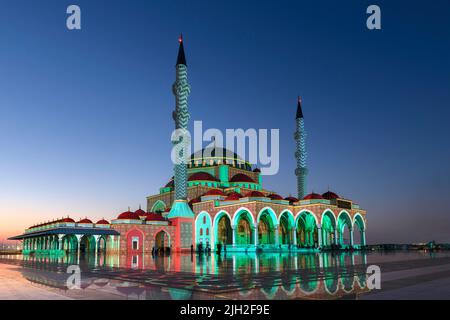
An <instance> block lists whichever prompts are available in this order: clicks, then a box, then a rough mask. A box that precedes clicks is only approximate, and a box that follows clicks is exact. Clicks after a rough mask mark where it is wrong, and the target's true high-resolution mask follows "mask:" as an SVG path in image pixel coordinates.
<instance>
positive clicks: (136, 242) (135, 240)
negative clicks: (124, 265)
mask: <svg viewBox="0 0 450 320" xmlns="http://www.w3.org/2000/svg"><path fill="white" fill-rule="evenodd" d="M131 248H132V249H133V250H138V249H139V238H138V237H133V239H132V240H131Z"/></svg>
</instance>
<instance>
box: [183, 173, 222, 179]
mask: <svg viewBox="0 0 450 320" xmlns="http://www.w3.org/2000/svg"><path fill="white" fill-rule="evenodd" d="M188 181H217V179H216V178H214V177H213V176H212V175H210V174H209V173H206V172H196V173H194V174H192V175H191V176H190V177H189V178H188Z"/></svg>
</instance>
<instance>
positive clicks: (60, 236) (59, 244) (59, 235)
mask: <svg viewBox="0 0 450 320" xmlns="http://www.w3.org/2000/svg"><path fill="white" fill-rule="evenodd" d="M63 238H64V235H63V234H58V250H63V242H62V239H63Z"/></svg>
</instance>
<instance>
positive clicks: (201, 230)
mask: <svg viewBox="0 0 450 320" xmlns="http://www.w3.org/2000/svg"><path fill="white" fill-rule="evenodd" d="M200 235H201V236H202V235H203V229H201V228H200Z"/></svg>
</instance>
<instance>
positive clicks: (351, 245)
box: [350, 228, 353, 248]
mask: <svg viewBox="0 0 450 320" xmlns="http://www.w3.org/2000/svg"><path fill="white" fill-rule="evenodd" d="M350 247H351V248H353V228H351V229H350Z"/></svg>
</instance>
